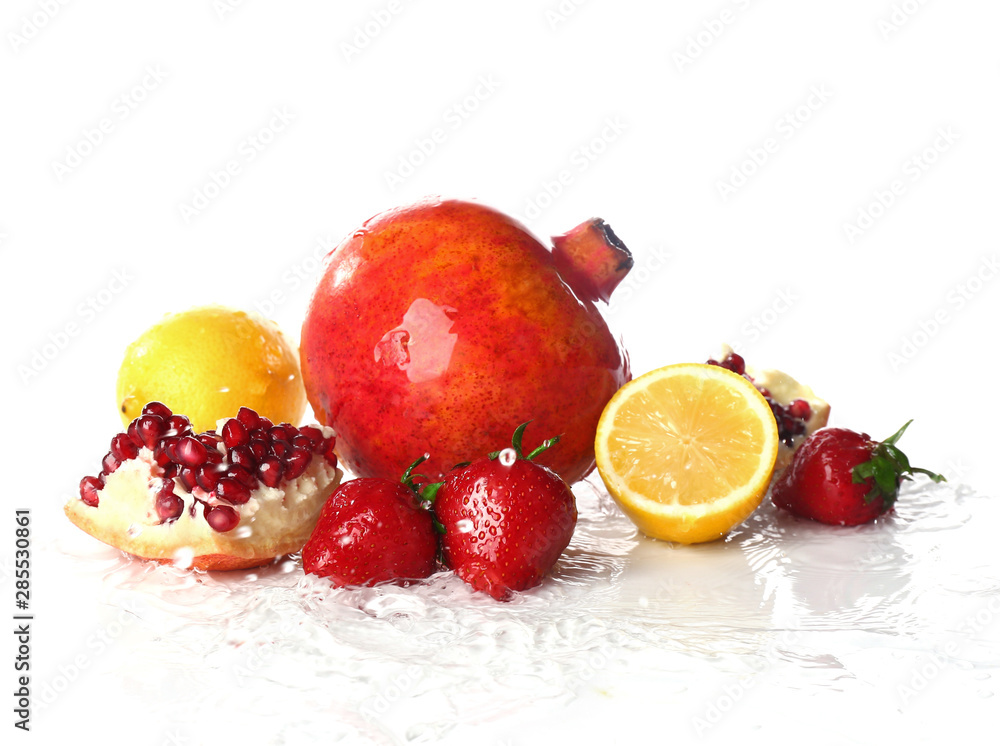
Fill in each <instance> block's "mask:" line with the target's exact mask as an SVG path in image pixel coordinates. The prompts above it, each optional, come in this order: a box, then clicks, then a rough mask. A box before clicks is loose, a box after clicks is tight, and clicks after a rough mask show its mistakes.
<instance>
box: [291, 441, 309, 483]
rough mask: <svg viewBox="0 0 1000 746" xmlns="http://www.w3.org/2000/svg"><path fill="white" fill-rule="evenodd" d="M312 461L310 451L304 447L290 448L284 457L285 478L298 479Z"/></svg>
mask: <svg viewBox="0 0 1000 746" xmlns="http://www.w3.org/2000/svg"><path fill="white" fill-rule="evenodd" d="M310 461H312V452H311V451H309V450H308V449H306V448H298V447H295V448H292V450H291V451H289V453H288V457H287V458H286V459H285V479H289V480H290V479H298V478H299V477H300V476H302V473H303V472H304V471H305V470H306V467H308V466H309V462H310Z"/></svg>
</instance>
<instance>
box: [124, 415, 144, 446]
mask: <svg viewBox="0 0 1000 746" xmlns="http://www.w3.org/2000/svg"><path fill="white" fill-rule="evenodd" d="M138 422H139V418H138V417H136V418H135V419H134V420H132V421H131V422H130V423H129V424H128V427H127V428H126V429H125V434H126V435H128V439H129V440H131V441H132V442H133V443H134V444H135V447H136V448H142V447H143V446H144V445H145V443H143V442H142V436H141V435H139V431H138V430H137V429H136V425H137V424H138Z"/></svg>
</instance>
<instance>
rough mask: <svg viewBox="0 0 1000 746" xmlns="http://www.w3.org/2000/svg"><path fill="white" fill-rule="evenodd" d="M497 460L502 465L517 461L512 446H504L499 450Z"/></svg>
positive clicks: (511, 464) (512, 463)
mask: <svg viewBox="0 0 1000 746" xmlns="http://www.w3.org/2000/svg"><path fill="white" fill-rule="evenodd" d="M497 460H498V461H499V462H500V464H501V465H502V466H513V465H514V462H515V461H517V451H515V450H514V449H513V448H504V449H503V450H502V451H500V455H499V456H498V457H497Z"/></svg>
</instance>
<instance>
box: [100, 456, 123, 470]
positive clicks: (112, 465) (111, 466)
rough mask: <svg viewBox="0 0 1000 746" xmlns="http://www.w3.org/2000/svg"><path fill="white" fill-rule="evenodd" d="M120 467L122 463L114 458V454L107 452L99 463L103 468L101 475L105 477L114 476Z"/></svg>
mask: <svg viewBox="0 0 1000 746" xmlns="http://www.w3.org/2000/svg"><path fill="white" fill-rule="evenodd" d="M121 465H122V462H121V461H119V460H118V459H116V458H115V454H113V453H112V452H111V451H108V452H107V453H106V454H104V460H103V461H101V466H103V467H104V468H103V469H102V470H101V474H103V475H104V476H107V475H108V474H114V473H115V472H116V471H117V470H118V467H119V466H121Z"/></svg>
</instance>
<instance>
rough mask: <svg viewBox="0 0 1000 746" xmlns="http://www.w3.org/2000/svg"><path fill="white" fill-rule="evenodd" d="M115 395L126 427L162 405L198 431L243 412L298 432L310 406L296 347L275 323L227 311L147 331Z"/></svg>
mask: <svg viewBox="0 0 1000 746" xmlns="http://www.w3.org/2000/svg"><path fill="white" fill-rule="evenodd" d="M116 394H117V401H118V412H119V414H120V415H121V418H122V422H123V423H124V424H125V425H126V426H127V425H128V424H129V423H130V422H131V421H132V420H133V419H134V418H136V417H138V416H139V414H140V412H141V410H142V408H143V407H144V406H145V405H146V403H147V402H150V401H160V402H163V403H164V404H166V405H167V406H168V407H170V409H172V410H173V411H174V412H177V413H180V414H184V415H187V417H188V418H189V419H190V420H191V424H192V426H193V427H194V430H195V432H202V431H204V430H210V429H212V428H214V427H215V426H216V422H217V421H218V420H219V419H221V418H224V417H235V416H236V413H237V412H238V411H239V408H240V407H241V406H246V407H250V408H251V409H253V410H255V411H256V412H257V413H258V414H260V415H261V416H264V417H267V418H269V419H271V420H272V421H273V422H275V423H279V422H289V423H291V424H293V425H297V424H299V421H300V420H301V419H302V415H303V414H304V412H305V407H306V393H305V388H304V387H303V384H302V374H301V372H300V371H299V357H298V351H297V350H296V349H295V347H294V345H292V344H290V343H289V342H288V340H287V339H285V336H284V335H283V334H282V333H281V330H280V329H279V328H278V326H277V325H276V324H275V323H274V322H272V321H268V320H266V319H264V318H263V317H260V316H258V315H256V314H248V313H246V312H244V311H238V310H234V309H231V308H225V307H223V306H203V307H200V308H193V309H191V310H189V311H184V312H182V313H175V314H168V315H167V316H166V317H165V318H164V319H163V320H162V321H160V322H159V323H157V324H154V325H153V326H152V327H150V328H149V329H147V330H146V331H145V332H144V333H143V334H142V335H141V336H140V337H139V338H138V339H136V340H135V341H134V342H133V343H132V344H131V345H129V346H128V349H127V350H126V351H125V358H124V360H123V361H122V365H121V368H120V369H119V372H118V384H117V391H116Z"/></svg>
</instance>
